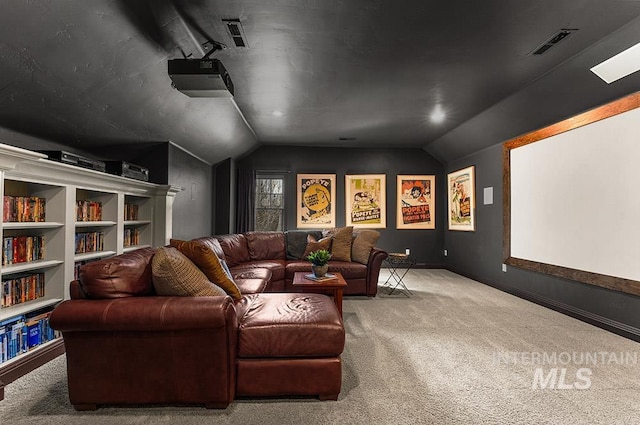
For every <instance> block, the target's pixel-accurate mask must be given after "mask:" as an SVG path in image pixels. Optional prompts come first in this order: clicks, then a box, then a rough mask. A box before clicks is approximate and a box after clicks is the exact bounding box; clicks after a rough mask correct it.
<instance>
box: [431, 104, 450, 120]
mask: <svg viewBox="0 0 640 425" xmlns="http://www.w3.org/2000/svg"><path fill="white" fill-rule="evenodd" d="M446 117H447V114H446V113H445V112H444V109H442V105H440V104H438V105H436V107H435V108H433V111H432V112H431V115H430V116H429V118H431V122H432V123H435V124H440V123H441V122H443V121H444V119H445V118H446Z"/></svg>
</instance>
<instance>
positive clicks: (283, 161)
mask: <svg viewBox="0 0 640 425" xmlns="http://www.w3.org/2000/svg"><path fill="white" fill-rule="evenodd" d="M237 167H238V169H253V170H256V171H283V170H286V171H289V174H288V176H289V177H288V179H287V182H286V188H285V190H286V192H285V196H286V197H287V199H286V201H285V202H286V211H285V214H286V217H285V223H286V227H287V229H295V228H296V175H297V174H303V173H318V174H320V173H322V174H325V173H326V174H336V198H337V199H336V222H337V225H338V226H344V225H345V223H346V219H345V199H344V197H345V191H344V180H345V177H344V176H345V175H347V174H386V180H387V191H386V197H387V228H386V229H377V230H379V231H380V233H381V235H382V236H381V237H380V240H379V242H378V244H377V245H378V246H379V247H381V248H382V249H384V250H386V251H388V252H398V251H400V252H404V250H405V249H406V248H410V249H411V254H412V255H413V256H415V257H416V258H417V259H418V261H420V262H421V263H424V264H426V265H427V266H441V265H442V264H443V254H442V246H443V243H444V230H443V229H444V226H445V223H446V222H445V218H446V217H445V216H444V213H443V211H444V202H442V201H441V202H438V204H437V208H436V229H435V230H397V229H396V228H395V226H396V207H395V205H396V204H395V202H396V175H398V174H434V175H435V176H436V197H437V198H439V199H442V198H441V196H442V195H443V194H445V188H444V167H443V165H442V164H441V163H440V162H438V161H437V160H435V159H434V158H433V157H432V156H431V155H429V154H428V153H427V152H425V151H424V150H422V149H406V148H398V149H358V148H307V147H295V146H263V147H260V148H258V149H256V150H255V151H254V152H252V153H251V154H249V155H247V156H246V157H244V158H242V159H240V160H238V162H237Z"/></svg>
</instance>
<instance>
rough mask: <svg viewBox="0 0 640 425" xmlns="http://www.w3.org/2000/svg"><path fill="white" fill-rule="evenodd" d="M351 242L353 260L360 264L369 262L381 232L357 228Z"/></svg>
mask: <svg viewBox="0 0 640 425" xmlns="http://www.w3.org/2000/svg"><path fill="white" fill-rule="evenodd" d="M353 236H354V238H353V243H352V244H351V260H352V261H355V262H357V263H360V264H367V263H368V262H369V254H371V250H372V249H373V247H374V246H376V242H378V239H380V232H378V231H376V230H356V231H355V232H354V233H353Z"/></svg>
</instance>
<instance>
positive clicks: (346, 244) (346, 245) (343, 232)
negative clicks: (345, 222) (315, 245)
mask: <svg viewBox="0 0 640 425" xmlns="http://www.w3.org/2000/svg"><path fill="white" fill-rule="evenodd" d="M322 236H324V237H328V236H330V237H331V238H332V239H333V243H332V244H331V259H332V260H336V261H351V238H352V236H353V226H349V227H335V228H333V229H327V230H323V231H322Z"/></svg>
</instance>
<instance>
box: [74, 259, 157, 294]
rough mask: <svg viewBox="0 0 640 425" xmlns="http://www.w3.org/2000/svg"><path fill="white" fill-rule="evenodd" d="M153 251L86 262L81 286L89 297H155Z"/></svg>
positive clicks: (82, 269) (82, 270) (82, 271)
mask: <svg viewBox="0 0 640 425" xmlns="http://www.w3.org/2000/svg"><path fill="white" fill-rule="evenodd" d="M154 253H155V250H154V249H153V248H142V249H138V250H135V251H131V252H127V253H125V254H121V255H116V256H115V257H110V258H106V259H103V260H99V261H93V262H91V263H87V264H85V265H83V266H82V267H81V268H80V279H79V280H80V286H81V287H82V291H83V292H84V293H85V294H86V296H87V298H92V299H101V298H123V297H135V296H145V295H152V294H153V283H152V281H151V260H152V258H153V256H154Z"/></svg>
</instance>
